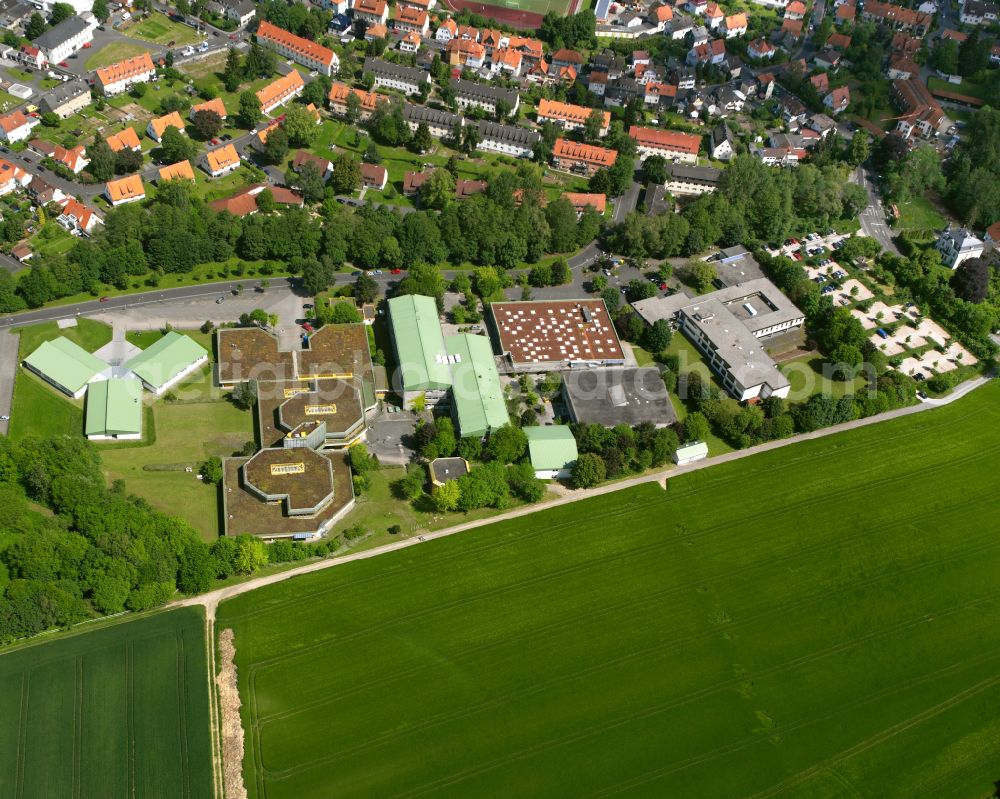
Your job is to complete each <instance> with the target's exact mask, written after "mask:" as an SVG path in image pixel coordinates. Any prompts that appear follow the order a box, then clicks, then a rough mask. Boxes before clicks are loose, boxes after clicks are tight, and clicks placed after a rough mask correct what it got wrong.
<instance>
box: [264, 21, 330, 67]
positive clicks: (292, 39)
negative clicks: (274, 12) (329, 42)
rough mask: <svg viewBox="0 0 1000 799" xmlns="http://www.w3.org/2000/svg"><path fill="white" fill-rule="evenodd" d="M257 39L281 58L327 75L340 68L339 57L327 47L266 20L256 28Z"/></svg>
mask: <svg viewBox="0 0 1000 799" xmlns="http://www.w3.org/2000/svg"><path fill="white" fill-rule="evenodd" d="M257 41H258V42H260V43H261V44H263V45H264V46H265V47H268V48H270V49H272V50H274V51H275V52H276V53H277V54H278V55H280V56H281V57H282V58H287V59H291V60H292V61H294V62H295V63H296V64H302V66H304V67H306V68H307V69H309V70H315V71H316V72H319V73H320V74H322V75H326V76H327V77H332V76H333V75H335V74H336V73H337V70H338V69H340V59H339V58H338V57H337V54H336V53H335V52H333V50H331V49H330V48H329V47H323V46H322V45H320V44H317V43H316V42H313V41H310V40H309V39H304V38H302V37H301V36H296V35H295V34H294V33H289V32H288V31H286V30H285V29H284V28H279V27H278V26H277V25H272V24H271V23H270V22H268V21H267V20H262V21H261V23H260V26H259V27H258V28H257Z"/></svg>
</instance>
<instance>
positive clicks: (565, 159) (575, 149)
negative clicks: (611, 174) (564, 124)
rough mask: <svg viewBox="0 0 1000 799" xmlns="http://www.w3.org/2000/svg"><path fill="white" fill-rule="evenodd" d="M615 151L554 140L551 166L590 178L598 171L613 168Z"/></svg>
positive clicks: (615, 156) (566, 140) (563, 140)
mask: <svg viewBox="0 0 1000 799" xmlns="http://www.w3.org/2000/svg"><path fill="white" fill-rule="evenodd" d="M617 158H618V151H617V150H609V149H607V148H606V147H595V146H593V145H590V144H581V143H579V142H575V141H570V140H569V139H556V142H555V144H554V145H553V147H552V165H553V166H554V167H555V168H556V169H562V170H565V171H567V172H577V173H579V174H581V175H586V176H587V177H590V176H591V175H593V174H594V173H595V172H597V170H598V169H602V168H606V167H611V166H614V163H615V160H616V159H617Z"/></svg>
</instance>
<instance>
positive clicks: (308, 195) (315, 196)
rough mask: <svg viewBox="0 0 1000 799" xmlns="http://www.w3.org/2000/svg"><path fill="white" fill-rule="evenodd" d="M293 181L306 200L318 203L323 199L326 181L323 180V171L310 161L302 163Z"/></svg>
mask: <svg viewBox="0 0 1000 799" xmlns="http://www.w3.org/2000/svg"><path fill="white" fill-rule="evenodd" d="M295 183H296V185H297V186H298V188H299V191H301V192H302V196H303V198H304V199H305V201H306V202H310V203H318V202H319V201H320V200H322V199H323V195H324V193H325V190H326V183H324V182H323V173H322V172H320V170H319V167H318V166H316V164H314V163H313V162H312V161H306V162H305V163H304V164H303V165H302V167H301V168H300V169H299V177H298V179H297V180H296V181H295Z"/></svg>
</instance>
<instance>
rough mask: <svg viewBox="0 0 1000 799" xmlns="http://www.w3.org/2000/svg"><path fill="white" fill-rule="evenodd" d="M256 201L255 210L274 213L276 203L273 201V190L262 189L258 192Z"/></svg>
mask: <svg viewBox="0 0 1000 799" xmlns="http://www.w3.org/2000/svg"><path fill="white" fill-rule="evenodd" d="M256 201H257V211H258V212H259V213H262V214H271V213H274V211H275V209H276V208H277V207H278V204H277V203H276V202H275V201H274V192H272V191H271V190H270V189H264V190H263V191H261V192H258V194H257V196H256Z"/></svg>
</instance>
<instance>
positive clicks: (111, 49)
mask: <svg viewBox="0 0 1000 799" xmlns="http://www.w3.org/2000/svg"><path fill="white" fill-rule="evenodd" d="M146 52H149V48H148V47H143V46H142V45H141V44H132V43H131V42H123V41H116V42H111V44H106V45H104V47H102V48H101V49H100V50H98V51H97V52H96V53H94V54H93V55H92V56H90V58H88V59H87V64H86V66H87V69H100V68H101V67H106V66H109V65H110V64H117V63H118V62H119V61H124V60H125V59H126V58H131V57H132V56H136V55H142V54H143V53H146Z"/></svg>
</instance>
